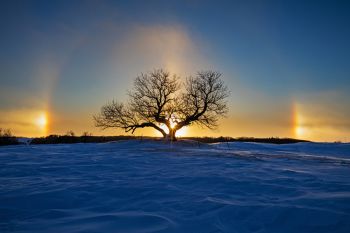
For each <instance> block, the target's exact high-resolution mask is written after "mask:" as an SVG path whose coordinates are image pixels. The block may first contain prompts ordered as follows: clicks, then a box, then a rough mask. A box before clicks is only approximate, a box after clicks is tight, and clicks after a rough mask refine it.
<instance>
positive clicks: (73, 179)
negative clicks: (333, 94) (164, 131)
mask: <svg viewBox="0 0 350 233" xmlns="http://www.w3.org/2000/svg"><path fill="white" fill-rule="evenodd" d="M0 232H35V233H41V232H50V233H55V232H57V233H63V232H64V233H69V232H103V233H104V232H238V233H245V232H259V233H261V232H276V233H280V232H283V233H286V232H317V233H322V232H327V233H328V232H332V233H335V232H344V233H348V232H350V145H349V144H321V143H299V144H292V145H270V144H256V143H219V144H212V145H206V144H201V143H197V142H190V141H187V142H186V141H185V142H181V141H180V142H177V143H173V144H168V143H164V142H159V141H146V142H145V141H121V142H115V143H105V144H71V145H65V144H62V145H29V146H24V145H23V146H7V147H1V148H0Z"/></svg>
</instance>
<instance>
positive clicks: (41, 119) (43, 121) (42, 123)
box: [35, 113, 47, 129]
mask: <svg viewBox="0 0 350 233" xmlns="http://www.w3.org/2000/svg"><path fill="white" fill-rule="evenodd" d="M35 125H36V126H38V127H39V128H40V129H45V128H46V125H47V116H46V113H41V114H40V115H39V116H38V117H37V118H36V119H35Z"/></svg>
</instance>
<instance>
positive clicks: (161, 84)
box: [94, 69, 229, 140]
mask: <svg viewBox="0 0 350 233" xmlns="http://www.w3.org/2000/svg"><path fill="white" fill-rule="evenodd" d="M220 77H221V74H220V73H218V72H214V71H205V72H198V73H197V75H196V76H195V77H188V78H187V79H186V82H185V83H183V84H182V83H181V82H180V78H179V77H178V76H177V75H170V73H169V72H167V71H164V70H162V69H159V70H154V71H153V72H150V73H146V74H141V75H140V76H138V77H137V78H136V79H135V82H134V89H133V90H132V91H129V101H128V103H127V104H123V103H119V102H117V101H112V102H110V103H108V104H106V105H104V106H103V107H102V108H101V112H100V114H98V115H96V116H94V121H95V125H96V126H97V127H101V128H103V129H106V128H122V129H124V130H125V131H126V132H130V131H131V132H132V133H134V132H135V130H136V129H138V128H145V127H153V128H154V129H156V130H158V131H159V132H161V133H162V135H163V137H164V138H169V139H170V140H176V135H175V134H176V131H178V130H179V129H181V128H182V127H185V126H189V125H192V124H198V125H200V126H203V127H207V128H209V129H214V128H215V127H217V122H218V120H219V118H220V117H224V116H225V114H226V113H227V111H228V108H227V104H226V98H227V97H228V96H229V91H228V89H227V87H226V86H225V84H224V82H223V81H222V80H221V79H220ZM162 125H165V126H166V128H167V129H168V131H167V132H166V131H165V130H164V129H163V128H162Z"/></svg>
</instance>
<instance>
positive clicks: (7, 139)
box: [0, 128, 19, 146]
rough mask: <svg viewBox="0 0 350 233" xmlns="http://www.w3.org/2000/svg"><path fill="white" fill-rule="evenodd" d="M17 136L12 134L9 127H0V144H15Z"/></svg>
mask: <svg viewBox="0 0 350 233" xmlns="http://www.w3.org/2000/svg"><path fill="white" fill-rule="evenodd" d="M17 144H19V143H18V141H17V138H16V137H15V136H13V135H12V133H11V130H10V129H3V128H0V146H5V145H17Z"/></svg>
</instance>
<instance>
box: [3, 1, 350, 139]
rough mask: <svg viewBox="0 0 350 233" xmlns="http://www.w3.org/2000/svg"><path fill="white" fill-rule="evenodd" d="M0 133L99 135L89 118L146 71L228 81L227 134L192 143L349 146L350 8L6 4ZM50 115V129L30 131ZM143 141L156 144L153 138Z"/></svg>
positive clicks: (325, 4) (310, 4) (314, 4)
mask: <svg viewBox="0 0 350 233" xmlns="http://www.w3.org/2000/svg"><path fill="white" fill-rule="evenodd" d="M0 11H1V16H0V18H1V20H0V21H1V22H0V25H1V40H0V51H1V53H0V68H1V69H0V77H1V87H0V98H1V102H0V112H1V113H2V114H1V115H2V116H1V118H0V127H5V128H7V127H9V128H12V129H13V131H14V132H15V133H17V134H22V135H41V134H48V133H64V132H66V131H67V130H70V129H72V130H74V131H76V132H77V133H80V132H81V131H91V132H93V133H95V134H105V133H106V134H115V133H117V134H120V133H122V132H121V131H107V132H100V131H98V130H96V129H94V127H93V123H92V121H91V115H92V114H94V113H96V112H98V110H99V107H100V106H101V105H103V104H104V103H106V102H107V101H108V100H111V99H113V98H114V99H115V98H116V99H121V100H125V98H126V90H127V89H131V88H132V80H133V79H134V78H135V77H136V76H137V75H138V74H140V73H141V72H145V71H149V70H152V69H153V68H160V67H164V68H167V69H169V70H170V71H172V72H176V73H179V74H181V75H183V76H186V75H190V74H194V73H195V72H196V71H198V70H205V69H215V70H218V71H221V72H222V73H223V75H224V79H225V81H226V83H227V84H228V86H229V88H230V89H231V91H232V95H231V97H230V100H229V103H230V114H229V117H228V118H227V119H226V120H224V121H223V122H222V125H228V126H229V127H220V128H221V129H220V128H219V130H217V131H214V132H210V131H206V130H204V131H203V130H201V131H200V130H199V129H198V130H192V131H190V130H189V135H197V134H198V133H199V132H201V133H200V134H203V135H213V136H218V135H227V136H288V137H303V138H309V139H313V140H327V141H329V140H345V141H346V140H350V139H349V137H348V133H347V132H350V131H349V130H350V122H349V120H348V119H350V105H349V103H348V100H349V99H350V94H349V93H350V92H349V91H350V77H349V74H350V46H349V41H350V14H349V13H350V7H349V3H347V2H346V1H2V2H1V10H0ZM43 113H45V114H46V115H47V116H46V117H47V118H49V119H50V120H49V127H48V128H49V129H47V130H46V131H45V132H43V131H42V130H41V129H38V128H37V127H35V125H31V124H32V122H33V120H29V119H26V117H24V116H30V117H28V118H30V119H32V118H35V117H36V116H35V115H38V114H43ZM145 134H151V132H148V131H146V133H145Z"/></svg>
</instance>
